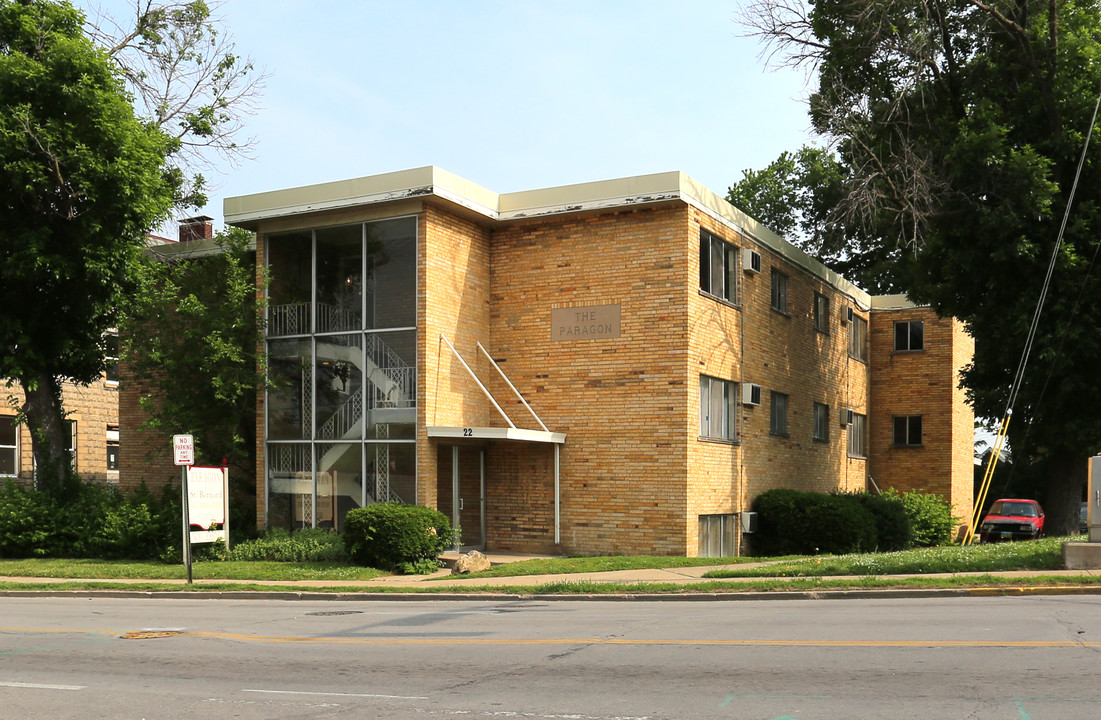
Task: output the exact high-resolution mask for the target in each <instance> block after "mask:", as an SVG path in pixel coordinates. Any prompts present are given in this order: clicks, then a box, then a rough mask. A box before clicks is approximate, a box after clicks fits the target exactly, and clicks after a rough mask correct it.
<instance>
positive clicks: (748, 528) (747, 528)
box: [742, 511, 757, 533]
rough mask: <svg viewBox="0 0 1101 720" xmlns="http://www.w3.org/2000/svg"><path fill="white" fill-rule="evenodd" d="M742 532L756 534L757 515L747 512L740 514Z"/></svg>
mask: <svg viewBox="0 0 1101 720" xmlns="http://www.w3.org/2000/svg"><path fill="white" fill-rule="evenodd" d="M742 532H744V533H755V532H757V513H755V512H748V511H746V512H743V513H742Z"/></svg>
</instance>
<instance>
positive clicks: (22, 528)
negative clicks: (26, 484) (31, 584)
mask: <svg viewBox="0 0 1101 720" xmlns="http://www.w3.org/2000/svg"><path fill="white" fill-rule="evenodd" d="M52 517H53V498H51V497H50V496H49V495H47V494H46V493H37V492H34V491H33V490H27V489H26V488H23V487H21V486H19V485H17V484H16V483H14V482H12V481H11V480H7V481H6V482H5V483H4V486H3V490H2V491H0V557H4V558H23V557H34V556H36V555H44V554H45V548H46V546H47V543H48V541H49V536H50V528H51V527H52V522H51V521H52Z"/></svg>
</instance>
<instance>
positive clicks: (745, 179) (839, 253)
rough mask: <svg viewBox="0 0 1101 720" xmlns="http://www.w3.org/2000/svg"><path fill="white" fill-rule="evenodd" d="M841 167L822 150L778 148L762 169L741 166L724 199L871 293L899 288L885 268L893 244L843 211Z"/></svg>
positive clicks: (893, 258)
mask: <svg viewBox="0 0 1101 720" xmlns="http://www.w3.org/2000/svg"><path fill="white" fill-rule="evenodd" d="M844 192H845V174H844V168H843V166H842V164H841V162H840V161H839V160H838V158H837V157H836V156H835V155H834V154H833V153H832V152H830V151H829V150H828V149H825V148H820V147H813V146H805V147H802V148H800V149H799V150H797V151H795V152H794V153H790V152H787V151H785V152H783V153H781V154H780V157H779V158H777V159H776V160H774V161H773V162H772V163H771V164H770V165H769V166H768V167H766V168H765V169H763V170H743V171H742V179H741V180H739V181H738V182H737V183H736V184H734V185H733V186H731V187H730V188H729V190H728V192H727V195H726V199H727V200H728V201H730V203H731V204H732V205H734V206H735V207H737V208H739V209H741V210H743V211H745V212H746V213H748V214H749V215H751V216H752V217H754V218H755V219H757V220H759V221H760V222H763V223H764V224H765V225H766V226H768V227H769V228H770V229H771V230H772V231H774V232H776V233H778V234H779V235H781V236H783V237H784V238H786V239H787V240H789V241H791V242H792V243H794V244H795V245H797V246H798V247H799V248H801V249H802V250H804V251H805V252H807V253H808V254H809V255H811V256H812V257H814V258H815V259H816V260H818V261H819V262H821V263H823V264H825V265H828V266H829V267H830V268H831V269H833V270H836V271H837V272H839V273H841V274H842V275H843V276H845V277H846V278H848V279H849V280H852V281H853V282H855V283H856V284H857V285H859V286H860V287H861V288H863V289H865V290H867V291H869V292H874V293H891V292H899V288H898V285H897V284H896V282H895V278H894V277H893V275H892V274H891V272H890V269H891V268H892V267H893V266H894V265H896V264H897V263H898V255H899V253H900V250H899V249H898V248H890V247H884V246H883V245H881V244H880V243H878V242H877V238H876V237H875V235H873V234H871V233H868V232H867V231H866V230H865V228H864V227H863V226H862V225H861V224H860V223H857V222H853V221H852V219H851V218H848V217H846V216H845V214H844V209H845V205H844V203H843V202H842V200H843V198H844Z"/></svg>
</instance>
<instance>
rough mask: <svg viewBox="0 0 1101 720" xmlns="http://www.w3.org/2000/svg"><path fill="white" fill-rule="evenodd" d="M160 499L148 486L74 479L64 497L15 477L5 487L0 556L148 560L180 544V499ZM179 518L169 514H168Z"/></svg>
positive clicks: (1, 502) (1, 500)
mask: <svg viewBox="0 0 1101 720" xmlns="http://www.w3.org/2000/svg"><path fill="white" fill-rule="evenodd" d="M168 497H170V496H169V495H166V496H164V497H162V500H160V501H158V500H156V499H155V498H154V497H153V495H152V494H151V493H149V492H148V490H146V489H145V488H144V487H143V488H141V489H139V490H138V491H135V492H133V493H129V494H126V493H122V492H120V491H119V490H118V489H117V488H114V487H108V486H106V485H103V484H102V483H96V482H80V481H73V482H71V483H69V484H68V485H67V486H66V490H65V493H64V494H63V496H61V497H60V498H59V497H56V496H54V495H52V494H50V493H45V492H37V491H34V490H29V489H26V488H23V487H21V486H19V485H17V484H15V483H13V482H8V483H5V485H4V487H3V489H2V490H0V557H33V556H42V557H71V558H104V559H122V558H125V559H132V560H145V559H150V558H155V557H158V556H159V555H161V554H162V553H163V552H164V548H166V547H168V546H170V545H171V544H172V542H173V540H175V542H176V544H177V545H178V544H179V535H180V533H181V527H180V525H181V522H180V512H179V503H178V502H176V503H175V505H174V507H173V505H172V503H171V502H170V501H167V502H166V501H165V499H164V498H168ZM172 515H174V518H172V519H169V516H172Z"/></svg>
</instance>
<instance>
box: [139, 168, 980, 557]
mask: <svg viewBox="0 0 1101 720" xmlns="http://www.w3.org/2000/svg"><path fill="white" fill-rule="evenodd" d="M225 219H226V222H227V223H229V224H232V225H238V226H241V227H245V228H249V229H251V230H255V231H256V232H257V259H258V262H261V263H266V264H267V267H268V268H269V271H270V273H271V284H270V288H269V291H268V303H269V306H268V333H267V335H268V337H267V348H266V350H267V356H268V362H269V367H270V372H271V378H272V380H273V381H274V384H275V387H274V389H273V390H271V391H270V392H269V393H267V395H266V397H261V398H260V399H259V403H260V407H259V410H260V412H259V416H260V421H259V422H260V425H261V430H262V431H261V432H260V433H258V435H259V437H260V438H261V439H260V441H259V443H260V447H259V448H258V450H259V453H258V454H259V457H260V461H259V467H258V469H257V470H258V471H257V478H258V483H257V485H258V496H259V497H258V515H259V517H258V521H259V522H260V524H261V526H281V527H289V528H295V527H307V526H319V527H333V528H337V529H339V528H340V526H341V523H342V520H343V517H344V515H345V514H346V513H347V511H348V510H349V509H351V508H354V507H357V506H360V505H363V504H365V503H371V502H376V501H379V500H385V499H400V500H403V501H406V502H415V503H419V504H423V505H427V506H430V507H435V508H438V509H439V510H441V511H443V512H445V513H446V514H448V515H449V516H451V517H452V518H453V519H454V520H455V521H456V522H457V523H458V524H459V525H460V526H461V528H462V536H463V543H464V545H469V546H475V547H486V548H489V549H494V550H524V551H534V552H560V553H577V554H597V553H652V554H669V555H697V554H699V555H712V556H715V555H729V554H733V553H735V552H738V551H739V549H740V547H741V544H742V543H743V542H744V538H745V537H748V536H744V535H743V532H742V531H743V530H746V529H749V528H746V527H743V518H742V515H741V513H742V512H743V511H747V510H749V509H750V508H751V506H752V502H753V499H754V498H755V497H756V496H757V495H759V494H760V493H761V492H763V491H765V490H768V489H770V488H774V487H792V488H798V489H805V490H815V491H830V490H834V489H841V490H864V489H866V488H872V487H879V488H881V489H886V488H887V487H896V488H899V489H903V490H906V489H916V488H923V489H926V490H930V491H933V492H937V493H940V494H943V495H945V496H947V497H950V498H951V500H952V502H953V503H954V505H955V507H956V512H957V513H958V514H960V515H963V514H965V513H967V512H969V511H970V509H971V485H972V457H973V448H972V437H973V429H974V428H973V417H972V414H971V410H970V408H969V407H968V406H967V405H966V404H965V403H964V401H963V396H962V394H961V393H960V392H959V391H958V390H957V389H956V384H957V381H958V377H957V375H958V371H959V369H960V367H962V365H963V364H965V363H966V362H968V361H969V360H970V357H971V350H972V344H971V341H970V338H969V337H968V336H967V335H966V334H965V333H964V332H963V330H962V328H961V327H960V325H959V323H957V322H955V321H952V320H941V319H938V318H937V317H936V316H935V315H934V314H933V313H932V312H930V311H929V310H928V309H924V308H917V307H913V306H912V305H910V304H909V303H907V302H905V301H904V300H900V299H899V298H882V299H881V298H872V297H869V296H868V295H867V294H866V293H864V292H863V291H861V290H860V289H859V288H857V287H855V286H854V285H853V284H852V283H850V282H848V281H846V280H845V279H843V278H841V277H839V276H838V275H837V274H835V273H833V272H831V271H830V270H829V269H827V268H826V267H824V266H822V265H821V264H820V263H818V262H816V261H814V260H813V259H811V258H810V257H808V256H806V255H805V254H804V253H802V252H801V251H799V250H798V249H796V248H795V247H794V246H792V245H791V244H789V243H787V242H785V241H784V240H782V239H781V238H779V237H777V236H776V235H775V234H773V233H772V232H770V231H769V230H768V229H767V228H765V227H763V226H761V225H760V224H758V223H757V222H755V221H754V220H752V219H751V218H749V217H747V216H746V215H745V214H744V213H742V212H740V211H738V210H737V209H735V208H734V207H732V206H730V205H729V204H728V203H726V202H725V201H724V200H723V199H722V198H720V197H719V196H717V195H716V194H714V193H712V192H711V191H709V190H707V189H706V188H704V187H702V186H700V185H699V184H697V183H695V182H694V181H692V180H691V179H690V178H688V177H687V176H685V175H683V174H681V173H677V172H673V173H663V174H656V175H646V176H640V177H632V178H624V179H620V180H611V181H605V182H596V183H587V184H581V185H572V186H567V187H559V188H549V189H542V190H534V191H529V192H520V193H510V194H497V193H494V192H491V191H489V190H487V189H485V188H482V187H479V186H477V185H475V184H473V183H470V182H468V181H466V180H463V179H462V178H459V177H457V176H455V175H452V174H450V173H447V172H444V171H442V170H440V169H438V168H434V167H427V168H420V169H416V170H409V171H403V172H397V173H389V174H385V175H377V176H372V177H366V178H360V179H357V180H349V181H342V182H334V183H326V184H323V185H315V186H309V187H302V188H294V189H289V190H282V191H276V192H270V193H261V194H257V195H249V196H244V197H237V198H230V199H228V200H227V201H226V203H225ZM899 343H901V344H899ZM124 473H125V471H124ZM747 519H748V518H747Z"/></svg>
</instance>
